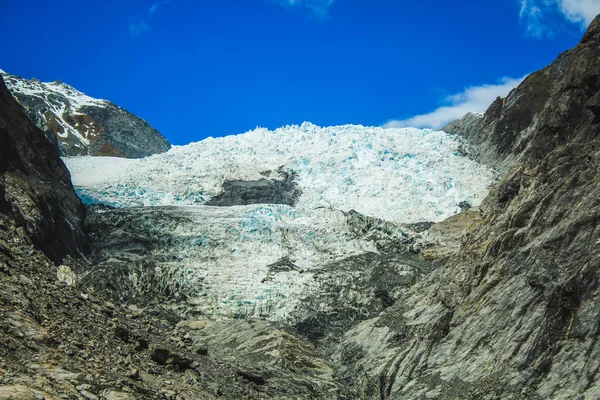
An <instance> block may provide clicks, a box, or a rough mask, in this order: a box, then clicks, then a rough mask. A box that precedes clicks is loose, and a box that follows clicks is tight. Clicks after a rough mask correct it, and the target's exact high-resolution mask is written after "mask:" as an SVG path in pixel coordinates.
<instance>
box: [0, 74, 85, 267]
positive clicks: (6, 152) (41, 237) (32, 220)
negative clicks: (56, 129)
mask: <svg viewBox="0 0 600 400" xmlns="http://www.w3.org/2000/svg"><path fill="white" fill-rule="evenodd" d="M0 213H3V214H7V215H9V216H10V218H11V219H12V220H13V221H14V223H15V225H14V229H15V231H14V234H15V235H18V236H19V237H20V238H21V240H23V241H24V242H29V243H33V244H34V245H35V246H36V247H37V248H39V249H41V250H43V251H44V252H45V253H46V254H47V255H48V257H49V258H51V259H52V260H53V261H54V262H56V263H59V262H61V261H62V259H63V258H64V257H65V256H74V257H77V256H80V255H81V254H82V253H85V252H86V250H87V241H86V237H85V235H84V233H83V219H84V215H85V209H84V207H83V205H82V204H81V201H80V200H79V198H78V197H77V195H76V194H75V191H74V190H73V187H72V185H71V177H70V175H69V171H68V170H67V168H66V167H65V165H64V164H63V162H62V161H61V160H60V158H59V157H58V153H57V151H56V149H55V148H54V147H53V146H52V145H51V144H50V142H48V140H46V138H45V137H44V134H43V133H42V132H41V131H40V130H39V129H38V128H37V127H35V126H34V125H33V123H32V122H31V121H30V120H29V118H28V117H27V115H26V114H25V112H24V111H23V109H22V108H21V106H20V105H19V104H18V103H17V102H16V101H15V100H14V98H13V97H12V95H11V94H10V93H9V91H8V90H7V89H6V86H5V85H4V81H3V80H2V78H1V77H0Z"/></svg>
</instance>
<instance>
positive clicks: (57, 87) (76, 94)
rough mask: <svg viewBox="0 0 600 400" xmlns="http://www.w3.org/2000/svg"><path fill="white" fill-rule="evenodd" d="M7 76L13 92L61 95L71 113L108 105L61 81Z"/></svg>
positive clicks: (43, 95)
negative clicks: (88, 107)
mask: <svg viewBox="0 0 600 400" xmlns="http://www.w3.org/2000/svg"><path fill="white" fill-rule="evenodd" d="M6 75H7V76H8V81H7V84H8V86H9V89H10V91H11V92H13V93H15V92H16V93H22V94H25V95H32V96H39V97H40V98H46V97H47V96H49V95H51V94H55V95H59V96H62V97H64V98H65V99H66V100H68V108H69V110H70V111H77V110H78V109H79V108H81V107H83V106H104V105H106V103H108V102H107V101H106V100H102V99H95V98H93V97H90V96H88V95H86V94H84V93H82V92H80V91H79V90H77V89H75V88H74V87H72V86H70V85H67V84H66V83H62V82H60V81H55V82H40V81H39V80H38V79H35V78H34V79H21V78H17V77H14V76H12V75H8V74H6Z"/></svg>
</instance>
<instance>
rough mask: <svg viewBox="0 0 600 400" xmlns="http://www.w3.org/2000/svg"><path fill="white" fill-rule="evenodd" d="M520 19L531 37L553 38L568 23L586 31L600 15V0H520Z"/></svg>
mask: <svg viewBox="0 0 600 400" xmlns="http://www.w3.org/2000/svg"><path fill="white" fill-rule="evenodd" d="M519 2H520V4H521V9H520V11H519V18H520V19H521V21H522V22H523V24H524V25H525V29H526V32H527V34H528V35H529V36H533V37H539V38H541V37H544V36H552V35H553V34H554V33H555V32H556V30H557V29H560V26H561V25H562V24H563V23H564V22H565V20H566V21H568V22H570V23H574V24H577V25H579V27H580V28H581V29H582V30H584V29H585V28H587V27H588V25H589V24H590V22H592V20H593V19H594V17H596V15H598V14H600V0H519Z"/></svg>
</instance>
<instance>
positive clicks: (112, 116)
mask: <svg viewBox="0 0 600 400" xmlns="http://www.w3.org/2000/svg"><path fill="white" fill-rule="evenodd" d="M81 112H83V113H84V114H86V115H89V116H90V118H91V119H92V120H94V121H95V122H96V123H97V124H98V125H99V126H101V127H102V133H101V134H100V137H99V139H98V140H97V141H95V142H94V143H92V144H90V148H89V150H88V152H89V154H90V155H108V154H106V153H107V152H111V151H113V150H112V149H113V148H114V149H116V151H115V153H118V154H116V155H119V156H123V157H127V158H141V157H146V156H149V155H152V154H158V153H164V152H165V151H167V150H169V149H170V148H171V144H170V143H169V142H168V141H167V139H165V137H164V136H162V135H161V134H160V132H158V131H157V130H156V129H154V128H152V127H151V126H150V125H148V123H147V122H146V121H144V120H143V119H141V118H139V117H137V116H135V115H133V114H131V113H130V112H128V111H127V110H125V109H123V108H121V107H117V106H115V105H114V104H112V103H111V104H110V105H109V106H107V107H93V106H86V107H82V108H81Z"/></svg>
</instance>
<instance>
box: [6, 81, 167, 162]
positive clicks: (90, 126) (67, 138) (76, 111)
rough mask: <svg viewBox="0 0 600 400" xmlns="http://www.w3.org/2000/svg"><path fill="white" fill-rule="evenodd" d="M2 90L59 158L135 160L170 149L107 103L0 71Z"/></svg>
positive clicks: (143, 123) (58, 84)
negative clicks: (81, 156)
mask: <svg viewBox="0 0 600 400" xmlns="http://www.w3.org/2000/svg"><path fill="white" fill-rule="evenodd" d="M0 74H1V75H2V77H3V78H4V80H5V82H6V85H7V87H8V89H9V90H10V91H11V92H12V94H13V96H14V97H15V98H16V99H17V101H18V102H19V103H20V104H21V105H22V106H23V108H25V110H26V112H27V115H28V116H29V118H31V120H32V121H33V122H34V123H35V125H37V126H38V128H40V129H41V130H42V131H43V132H44V134H45V135H46V137H47V138H48V140H50V142H51V143H52V144H53V145H54V146H55V147H56V148H57V149H58V150H59V152H60V155H61V156H77V155H92V156H116V157H128V158H139V157H145V156H149V155H152V154H156V153H163V152H165V151H167V150H169V148H170V147H171V145H170V144H169V142H168V141H167V139H165V138H164V137H163V136H162V135H161V134H160V132H158V131H157V130H156V129H154V128H152V127H151V126H150V125H148V123H147V122H146V121H144V120H143V119H141V118H139V117H137V116H135V115H133V114H131V113H129V112H128V111H127V110H125V109H123V108H121V107H118V106H116V105H115V104H113V103H111V102H109V101H107V100H98V99H94V98H92V97H89V96H87V95H85V94H83V93H81V92H80V91H78V90H77V89H75V88H73V87H71V86H69V85H67V84H65V83H62V82H59V81H56V82H48V83H44V82H40V81H39V80H37V79H31V80H28V79H23V78H20V77H17V76H13V75H9V74H7V73H5V72H3V71H1V70H0Z"/></svg>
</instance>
